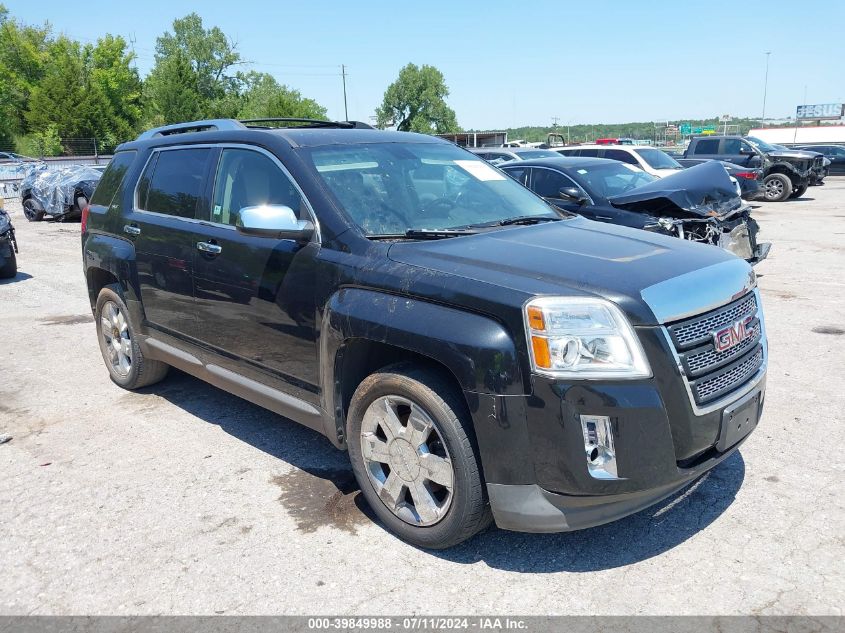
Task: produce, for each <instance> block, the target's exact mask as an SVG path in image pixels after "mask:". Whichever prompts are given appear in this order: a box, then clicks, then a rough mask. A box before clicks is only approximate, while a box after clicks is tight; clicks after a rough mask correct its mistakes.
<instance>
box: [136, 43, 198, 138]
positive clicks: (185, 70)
mask: <svg viewBox="0 0 845 633" xmlns="http://www.w3.org/2000/svg"><path fill="white" fill-rule="evenodd" d="M144 93H145V96H146V101H147V108H148V111H147V123H148V124H149V125H164V124H167V123H178V122H180V121H193V120H194V119H199V118H202V108H203V103H202V97H201V95H200V93H199V89H198V88H197V77H196V74H195V73H194V71H193V68H191V63H190V62H189V61H188V58H187V57H186V56H185V55H184V54H183V53H182V52H181V51H179V52H176V53H174V54H173V55H169V56H168V57H166V58H162V59H161V60H160V61H158V62H157V63H156V66H155V69H154V70H153V72H152V73H150V76H149V77H148V78H147V81H146V82H145V84H144Z"/></svg>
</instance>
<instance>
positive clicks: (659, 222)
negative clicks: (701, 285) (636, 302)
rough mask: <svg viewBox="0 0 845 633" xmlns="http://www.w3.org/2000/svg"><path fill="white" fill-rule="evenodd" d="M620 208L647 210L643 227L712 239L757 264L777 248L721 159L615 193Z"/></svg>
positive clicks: (695, 239) (614, 201)
mask: <svg viewBox="0 0 845 633" xmlns="http://www.w3.org/2000/svg"><path fill="white" fill-rule="evenodd" d="M609 202H610V203H611V204H612V205H613V206H614V207H617V208H619V209H625V210H627V211H633V212H637V213H642V214H643V215H644V216H645V217H644V219H643V227H642V228H643V229H645V230H647V231H653V232H657V233H663V234H665V235H672V236H674V237H678V238H680V239H684V240H690V241H692V242H702V243H704V244H712V245H714V246H718V247H720V248H724V249H725V250H727V251H729V252H731V253H733V254H734V255H736V256H737V257H741V258H742V259H744V260H746V261H748V262H749V263H751V264H756V263H758V262H760V261H762V260H764V259H765V258H766V257H767V256H768V254H769V250H770V248H771V244H769V243H767V242H762V243H761V242H758V241H757V234H758V233H759V231H760V227H759V225H758V224H757V222H756V221H754V219H753V218H752V217H751V207H750V206H749V205H748V204H746V203H745V202H744V201H743V200H742V198H740V197H739V196H738V195H737V192H736V187H735V186H734V184H733V182H731V179H730V177H729V176H728V173H727V172H726V171H725V168H724V167H722V165H721V164H720V163H718V162H717V161H712V162H707V163H702V164H700V165H695V166H693V167H690V168H688V169H685V170H684V171H681V172H678V173H677V174H673V175H671V176H667V177H665V178H661V179H660V180H656V181H654V182H651V183H649V184H647V185H644V186H642V187H638V188H637V189H633V190H631V191H628V192H626V193H624V194H621V195H618V196H614V197H612V198H610V200H609Z"/></svg>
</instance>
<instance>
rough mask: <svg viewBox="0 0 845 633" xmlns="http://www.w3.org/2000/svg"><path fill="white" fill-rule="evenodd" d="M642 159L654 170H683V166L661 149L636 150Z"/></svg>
mask: <svg viewBox="0 0 845 633" xmlns="http://www.w3.org/2000/svg"><path fill="white" fill-rule="evenodd" d="M634 151H635V152H636V153H637V154H639V155H640V157H641V158H642V159H643V160H644V161H645V162H647V163H648V164H649V166H650V167H652V168H654V169H683V167H682V166H681V164H680V163H679V162H678V161H676V160H675V159H674V158H672V157H671V156H669V154H667V153H666V152H664V151H662V150H659V149H635V150H634Z"/></svg>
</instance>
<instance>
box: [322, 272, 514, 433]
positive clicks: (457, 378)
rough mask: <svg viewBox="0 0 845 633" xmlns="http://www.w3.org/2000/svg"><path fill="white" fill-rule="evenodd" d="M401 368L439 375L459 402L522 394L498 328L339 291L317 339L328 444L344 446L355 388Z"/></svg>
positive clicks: (392, 299)
mask: <svg viewBox="0 0 845 633" xmlns="http://www.w3.org/2000/svg"><path fill="white" fill-rule="evenodd" d="M403 361H409V362H416V363H419V364H421V365H423V366H426V367H429V368H431V369H434V370H435V371H438V372H439V373H441V374H442V375H444V377H446V378H447V379H448V380H449V381H450V382H451V383H452V384H454V385H455V386H456V388H457V389H459V390H460V391H461V395H462V399H463V400H464V402H466V396H465V394H464V392H476V393H493V394H502V395H514V394H521V393H524V385H523V381H522V375H521V373H520V370H519V363H518V356H517V353H516V347H515V344H514V342H513V339H512V337H511V336H510V335H509V333H508V332H507V331H506V330H505V328H504V326H502V325H501V324H500V323H498V322H496V321H494V320H492V319H490V318H488V317H484V316H482V315H477V314H473V313H468V312H464V311H461V310H457V309H454V308H449V307H446V306H441V305H437V304H433V303H430V302H426V301H419V300H416V299H409V298H406V297H398V296H395V295H390V294H387V293H382V292H378V291H372V290H363V289H358V288H345V289H342V290H340V291H339V292H337V293H336V294H335V295H333V296H332V297H331V299H330V300H329V302H328V303H327V305H326V310H325V313H324V316H323V325H322V328H321V333H320V367H321V376H320V382H321V384H322V386H323V390H322V391H323V403H322V404H323V410H324V411H326V412H327V413H328V420H327V428H326V435H327V436H328V437H329V439H330V440H331V441H332V442H333V443H335V444H336V445H337V446H340V447H342V446H343V445H344V444H345V428H346V413H347V410H348V406H349V401H350V400H351V397H352V394H353V393H354V392H355V389H356V388H357V387H358V385H359V384H360V383H361V381H362V380H363V379H364V378H366V377H367V376H368V375H370V374H371V373H373V372H374V371H376V370H378V369H381V368H382V367H385V366H387V365H391V364H394V363H397V362H403ZM467 406H468V407H469V403H467ZM329 424H330V425H332V426H331V427H329V426H328V425H329Z"/></svg>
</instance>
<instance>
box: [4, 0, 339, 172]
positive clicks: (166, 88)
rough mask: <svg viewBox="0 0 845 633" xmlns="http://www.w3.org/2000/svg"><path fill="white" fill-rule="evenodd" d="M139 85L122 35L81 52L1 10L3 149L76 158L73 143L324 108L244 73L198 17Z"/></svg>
mask: <svg viewBox="0 0 845 633" xmlns="http://www.w3.org/2000/svg"><path fill="white" fill-rule="evenodd" d="M155 51H156V52H155V65H154V66H153V69H152V71H151V72H150V74H149V75H148V76H147V77H146V78H144V79H142V78H141V77H140V76H139V74H138V70H137V69H136V68H135V65H134V59H135V55H134V53H133V52H132V51H131V49H130V47H129V45H128V43H127V42H126V40H124V39H123V38H122V37H120V36H113V35H104V36H103V37H101V38H99V39H98V40H97V42H96V44H83V43H81V42H78V41H75V40H73V39H71V38H69V37H67V36H65V35H54V34H53V32H52V30H51V28H50V26H49V25H48V24H44V25H41V26H35V25H29V24H22V23H21V22H19V21H18V20H15V19H13V18H12V17H11V16H10V15H9V12H8V10H7V9H6V7H5V6H3V5H2V4H0V149H7V150H13V151H18V152H19V153H21V154H26V155H57V154H60V153H72V152H73V151H74V149H75V145H74V143H73V141H74V140H76V139H96V140H97V142H98V144H99V147H98V149H99V151H101V152H106V151H111V150H112V149H113V148H114V146H116V145H117V144H119V143H121V142H123V141H126V140H129V139H131V138H134V137H135V135H137V133H138V132H139V131H140V130H142V129H146V128H149V127H153V126H156V125H164V124H167V123H176V122H180V121H190V120H195V119H202V118H218V117H233V118H260V117H303V118H313V119H325V118H326V109H325V108H324V107H323V106H321V105H320V104H319V103H317V102H316V101H314V100H313V99H308V98H305V97H303V96H302V95H301V94H300V93H299V91H297V90H295V89H293V88H290V87H288V86H286V85H283V84H280V83H279V82H278V81H277V80H276V79H275V78H274V77H273V76H272V75H269V74H267V73H259V72H255V71H247V72H245V71H242V70H241V69H240V67H241V66H242V65H243V64H244V63H245V62H244V60H243V59H242V58H241V55H240V53H238V51H237V50H236V47H235V45H234V44H233V43H232V42H231V41H230V40H229V39H228V38H227V37H226V35H225V34H224V33H223V32H222V31H221V30H220V29H219V28H217V27H213V28H210V29H206V28H205V27H204V26H203V23H202V18H200V16H199V15H197V14H196V13H192V14H190V15H187V16H185V17H184V18H181V19H177V20H175V21H174V22H173V27H172V31H168V32H165V33H164V34H163V35H161V37H159V38H158V39H157V41H156V47H155Z"/></svg>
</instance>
